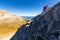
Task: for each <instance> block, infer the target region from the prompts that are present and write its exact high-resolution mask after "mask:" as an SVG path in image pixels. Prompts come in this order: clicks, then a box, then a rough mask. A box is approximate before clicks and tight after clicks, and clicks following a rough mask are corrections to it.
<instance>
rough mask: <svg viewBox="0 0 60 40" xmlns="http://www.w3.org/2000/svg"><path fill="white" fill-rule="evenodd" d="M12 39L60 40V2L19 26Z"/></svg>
mask: <svg viewBox="0 0 60 40" xmlns="http://www.w3.org/2000/svg"><path fill="white" fill-rule="evenodd" d="M26 25H29V26H28V27H26ZM11 40H60V2H59V3H57V4H56V5H54V6H53V7H52V8H51V9H49V10H48V11H46V12H43V15H42V13H41V14H39V15H37V16H36V17H35V18H34V19H33V21H32V22H31V23H27V24H25V25H23V26H22V27H21V28H19V29H18V30H17V32H16V33H15V35H14V36H13V37H12V38H11Z"/></svg>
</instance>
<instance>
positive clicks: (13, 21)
mask: <svg viewBox="0 0 60 40" xmlns="http://www.w3.org/2000/svg"><path fill="white" fill-rule="evenodd" d="M27 21H28V20H27V19H26V18H22V17H20V16H16V15H14V14H11V13H10V12H8V11H5V10H0V40H3V39H4V37H5V35H7V37H8V35H10V33H11V35H12V34H13V33H15V32H16V30H17V29H18V28H19V27H21V26H22V25H23V24H25V23H26V22H27ZM6 39H7V38H6ZM6 39H4V40H6Z"/></svg>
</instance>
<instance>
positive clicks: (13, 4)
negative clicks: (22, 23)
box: [0, 0, 60, 16]
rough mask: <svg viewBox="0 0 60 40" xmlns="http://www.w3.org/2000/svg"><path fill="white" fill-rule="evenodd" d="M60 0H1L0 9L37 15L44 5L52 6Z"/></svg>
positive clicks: (22, 14) (19, 13)
mask: <svg viewBox="0 0 60 40" xmlns="http://www.w3.org/2000/svg"><path fill="white" fill-rule="evenodd" d="M57 2H60V0H0V10H7V11H9V12H11V13H13V14H16V15H19V16H36V15H38V14H40V13H41V12H42V10H43V6H45V5H48V6H49V7H52V6H53V5H54V4H56V3H57Z"/></svg>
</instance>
